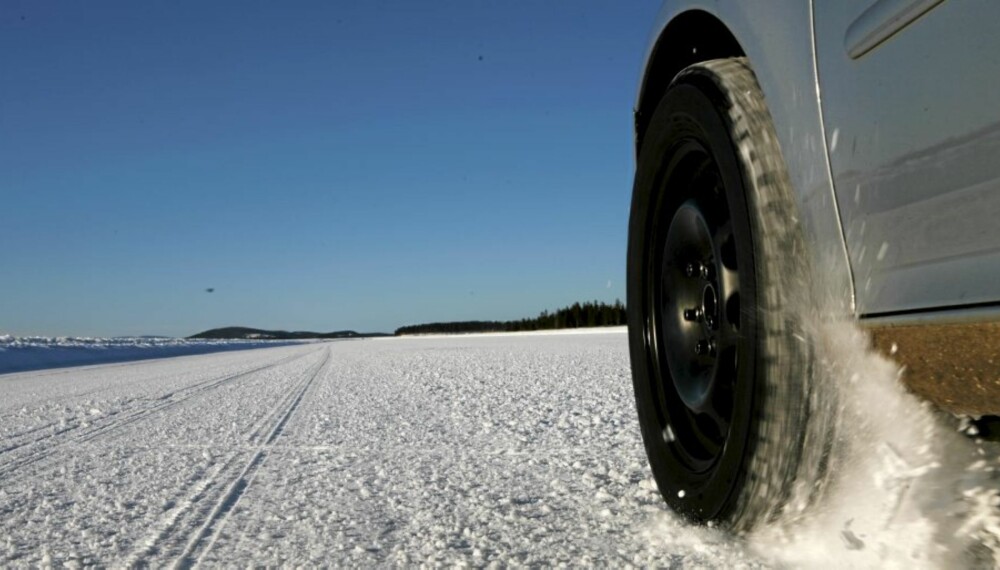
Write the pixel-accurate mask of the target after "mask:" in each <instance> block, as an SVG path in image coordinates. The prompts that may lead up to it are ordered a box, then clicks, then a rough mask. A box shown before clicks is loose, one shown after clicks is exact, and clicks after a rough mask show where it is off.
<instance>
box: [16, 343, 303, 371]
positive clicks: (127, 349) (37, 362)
mask: <svg viewBox="0 0 1000 570" xmlns="http://www.w3.org/2000/svg"><path fill="white" fill-rule="evenodd" d="M298 343H299V341H274V340H271V341H268V340H210V339H187V338H165V337H116V338H84V337H39V336H32V337H16V336H11V335H3V334H0V374H6V373H9V372H24V371H26V370H41V369H46V368H60V367H65V366H83V365H88V364H108V363H112V362H131V361H135V360H148V359H151V358H169V357H173V356H185V355H191V354H209V353H212V352H223V351H227V350H244V349H248V348H262V347H267V346H285V345H288V344H298Z"/></svg>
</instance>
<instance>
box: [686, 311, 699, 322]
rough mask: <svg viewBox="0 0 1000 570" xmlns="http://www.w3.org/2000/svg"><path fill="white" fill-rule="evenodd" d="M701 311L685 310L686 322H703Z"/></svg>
mask: <svg viewBox="0 0 1000 570" xmlns="http://www.w3.org/2000/svg"><path fill="white" fill-rule="evenodd" d="M701 315H702V312H701V309H684V320H685V321H697V320H701Z"/></svg>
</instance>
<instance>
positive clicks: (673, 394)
mask: <svg viewBox="0 0 1000 570" xmlns="http://www.w3.org/2000/svg"><path fill="white" fill-rule="evenodd" d="M670 156H671V160H670V161H669V162H668V164H667V168H666V172H665V176H664V178H663V184H664V189H663V191H662V192H661V194H660V195H661V196H667V197H669V198H667V199H664V200H663V201H662V202H661V204H660V207H659V208H658V213H657V216H656V224H655V225H656V227H655V228H654V239H653V243H654V247H653V250H652V251H651V252H650V253H651V254H652V255H651V256H650V258H649V263H650V267H649V270H648V271H646V276H647V277H646V283H645V290H646V295H647V300H648V301H649V305H648V306H649V307H650V308H651V310H650V311H649V313H648V314H649V320H648V321H647V327H648V329H647V334H648V337H647V338H649V339H650V341H651V342H650V343H649V345H648V346H649V350H650V352H651V354H650V357H651V358H650V359H651V361H652V362H651V363H652V364H653V370H654V371H655V376H654V384H655V386H654V391H655V393H656V394H657V395H658V397H657V400H658V401H657V404H658V405H657V407H658V408H659V409H658V410H657V411H658V415H659V416H660V417H659V419H660V422H661V423H660V425H662V426H663V434H662V436H663V439H664V442H665V443H667V444H668V445H670V446H671V447H672V448H673V449H674V451H675V456H676V457H677V459H678V460H680V462H681V463H682V464H683V466H684V467H685V468H686V470H687V471H688V473H689V475H697V474H708V473H710V472H711V471H712V470H713V468H714V466H715V465H716V464H717V463H718V461H719V459H720V458H721V456H722V454H723V452H724V450H725V446H726V443H727V441H728V439H729V435H730V429H731V426H732V423H733V414H734V394H735V392H736V383H737V382H738V378H739V361H738V355H739V352H740V351H739V345H740V342H741V337H740V320H741V318H742V317H741V315H742V310H741V305H740V304H741V299H740V273H739V270H740V268H739V263H738V259H737V257H738V256H737V254H736V245H735V241H734V232H733V223H732V217H731V215H730V208H729V206H728V203H727V198H726V192H725V188H724V187H723V182H722V177H721V175H720V172H719V168H718V166H717V164H716V163H715V161H714V160H713V158H712V156H711V155H710V154H709V153H708V152H707V151H706V150H705V149H704V148H703V147H702V146H701V145H700V144H699V143H697V142H696V141H692V140H689V141H684V142H682V143H681V144H679V145H678V146H677V147H676V148H675V150H674V152H672V153H671V154H670Z"/></svg>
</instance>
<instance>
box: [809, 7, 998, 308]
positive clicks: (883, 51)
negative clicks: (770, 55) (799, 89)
mask: <svg viewBox="0 0 1000 570" xmlns="http://www.w3.org/2000/svg"><path fill="white" fill-rule="evenodd" d="M814 9H815V12H814V15H815V20H814V25H815V33H816V49H817V64H818V69H819V82H820V91H821V97H822V101H821V103H822V112H823V118H824V122H825V125H826V133H827V143H828V148H829V151H830V166H831V170H832V174H833V180H834V185H835V189H836V195H837V201H838V205H839V206H840V212H841V219H842V222H843V224H844V231H845V236H846V240H847V247H848V253H849V255H850V258H851V264H852V267H853V269H854V278H855V289H856V298H857V303H858V309H859V313H862V314H883V313H891V312H900V311H911V310H921V309H930V308H937V307H948V306H961V305H969V304H979V303H990V302H996V301H1000V221H998V220H1000V87H998V82H997V81H996V78H997V77H1000V34H998V33H997V31H998V28H997V22H1000V3H995V2H989V1H985V0H967V1H962V2H958V1H947V0H946V1H943V2H941V1H933V0H880V1H879V2H872V1H871V0H846V1H836V2H834V1H833V0H817V1H816V2H815V3H814Z"/></svg>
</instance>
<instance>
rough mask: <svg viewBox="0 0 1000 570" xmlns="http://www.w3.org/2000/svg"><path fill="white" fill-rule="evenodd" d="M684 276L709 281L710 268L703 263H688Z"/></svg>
mask: <svg viewBox="0 0 1000 570" xmlns="http://www.w3.org/2000/svg"><path fill="white" fill-rule="evenodd" d="M684 274H685V275H687V276H688V277H697V278H698V279H708V274H709V270H708V267H707V266H706V265H705V264H704V263H701V262H697V261H696V262H694V263H688V264H687V265H686V266H685V267H684Z"/></svg>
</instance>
